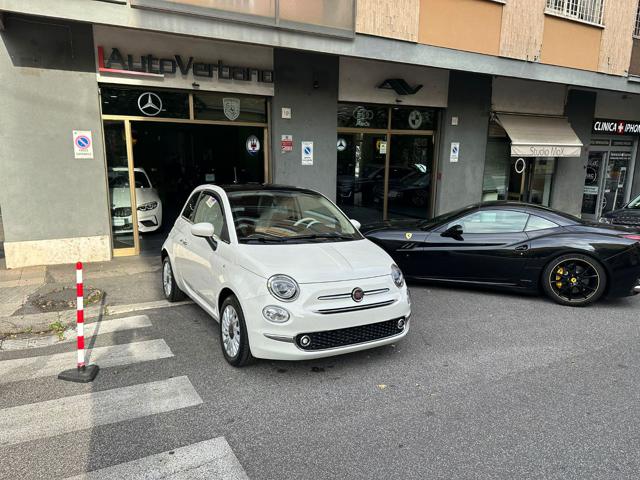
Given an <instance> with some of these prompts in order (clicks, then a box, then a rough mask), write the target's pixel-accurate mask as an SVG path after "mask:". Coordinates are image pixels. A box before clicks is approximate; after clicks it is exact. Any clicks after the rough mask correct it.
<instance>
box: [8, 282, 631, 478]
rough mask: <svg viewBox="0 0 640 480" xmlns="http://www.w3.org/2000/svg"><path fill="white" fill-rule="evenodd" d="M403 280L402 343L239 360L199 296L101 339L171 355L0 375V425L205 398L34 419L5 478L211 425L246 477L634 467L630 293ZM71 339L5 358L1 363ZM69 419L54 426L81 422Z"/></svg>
mask: <svg viewBox="0 0 640 480" xmlns="http://www.w3.org/2000/svg"><path fill="white" fill-rule="evenodd" d="M411 290H412V294H413V301H414V314H413V318H412V323H411V331H410V333H409V335H408V337H407V338H406V339H405V340H404V341H402V342H400V343H398V344H396V345H394V346H389V347H383V348H379V349H376V350H370V351H366V352H360V353H357V354H352V355H348V356H342V357H334V358H330V359H325V360H319V361H312V362H301V363H292V362H272V361H259V362H257V363H256V364H254V365H252V366H250V367H247V368H244V369H240V370H238V369H234V368H232V367H230V366H228V365H227V364H226V363H225V362H224V360H223V357H222V354H221V353H220V349H219V345H218V332H217V328H216V327H217V324H216V323H215V322H214V321H213V320H211V319H209V318H208V317H207V316H206V315H205V314H204V313H203V312H202V311H201V310H200V309H199V308H197V307H196V306H193V305H187V306H181V307H173V308H166V309H162V310H156V311H150V312H144V313H145V314H147V315H148V317H149V319H150V321H151V326H149V327H147V328H140V329H133V330H126V331H117V332H115V333H109V334H103V335H99V336H98V337H96V339H95V346H96V347H103V346H111V345H116V344H125V343H130V342H142V341H149V340H164V342H166V344H167V345H168V347H169V348H170V350H171V352H172V354H173V356H170V357H168V358H158V359H155V360H151V361H144V362H135V363H131V364H128V365H122V366H113V367H109V368H104V369H103V370H102V371H101V372H100V374H99V376H98V378H97V380H96V381H95V382H94V383H93V384H90V385H78V384H72V383H65V382H61V381H59V380H57V379H56V378H55V377H51V376H49V377H47V376H44V377H40V378H34V379H26V380H23V381H17V382H12V383H8V384H2V383H0V423H1V422H2V421H3V420H2V416H3V415H9V414H11V415H16V414H17V413H16V412H18V410H17V409H16V408H15V407H19V406H21V405H27V404H33V403H36V402H46V401H51V400H58V401H59V402H63V403H64V402H65V399H66V398H68V397H70V396H75V395H79V394H84V393H90V394H99V393H101V392H108V391H109V390H111V389H116V388H122V387H129V386H135V385H138V384H145V383H148V382H156V381H157V382H162V381H166V380H167V379H178V377H182V376H186V377H188V380H189V381H190V382H191V385H192V386H193V389H194V390H195V392H197V395H195V397H197V396H199V397H200V399H201V400H202V401H201V403H197V404H194V405H192V406H187V407H185V408H178V409H173V410H172V409H168V411H166V412H163V413H154V414H150V415H146V416H138V417H136V418H131V419H129V420H125V421H119V422H116V423H107V424H103V425H97V426H93V427H92V428H85V429H83V430H80V431H78V432H71V433H63V434H60V435H56V436H47V437H45V438H40V437H39V436H38V435H39V433H38V431H39V430H38V428H35V427H34V428H35V433H34V432H29V431H26V432H23V434H24V435H26V436H25V438H30V436H31V437H33V439H32V440H29V441H24V442H21V443H18V444H13V445H8V446H0V478H6V479H21V480H27V479H32V478H38V479H45V478H46V479H50V478H63V477H67V476H71V475H77V474H79V473H81V472H83V471H89V470H96V469H101V468H105V467H109V466H111V465H116V464H121V463H123V462H128V461H131V460H134V459H138V458H141V457H146V456H149V455H153V454H156V453H159V452H164V451H167V450H172V449H176V448H179V447H182V446H185V445H190V444H193V443H195V442H200V441H203V440H208V439H213V438H217V437H224V438H225V439H226V441H227V442H228V444H229V445H230V446H231V448H232V450H233V452H234V453H235V456H236V457H237V459H238V460H239V462H240V464H241V466H242V468H244V470H245V471H246V474H247V475H248V477H249V478H251V479H296V480H299V479H324V478H336V479H338V478H339V479H344V478H358V479H378V478H379V479H389V478H393V479H395V478H398V479H440V478H442V479H494V478H495V479H498V478H499V479H515V478H518V479H523V478H527V479H529V478H545V479H556V478H557V479H574V478H575V479H591V478H598V479H604V478H611V479H621V478H629V479H637V478H638V477H639V475H640V347H639V346H638V345H639V344H640V342H639V340H640V338H639V337H640V315H639V314H638V313H639V312H640V297H635V298H628V299H622V300H616V301H605V302H603V303H600V304H598V305H595V306H592V307H590V308H584V309H575V308H568V307H561V306H557V305H555V304H552V303H550V302H549V301H547V300H545V299H544V298H539V297H520V296H517V295H511V294H501V293H492V292H479V291H473V290H464V289H445V288H436V287H430V286H416V285H413V286H412V288H411ZM71 349H72V345H70V344H66V345H57V346H54V347H47V348H39V349H32V350H29V351H24V350H23V351H15V352H4V353H0V362H1V361H4V360H10V359H19V358H24V357H27V356H35V355H38V356H44V355H50V354H55V353H60V352H67V351H71ZM118 392H119V391H118ZM92 398H93V397H92ZM191 398H193V394H192V395H191ZM52 403H53V404H55V403H57V402H49V403H47V404H46V405H48V407H47V408H49V406H51V404H52ZM192 403H193V402H192ZM143 404H144V402H142V405H140V408H144V407H145V405H143ZM43 405H45V404H43ZM96 405H97V403H96ZM37 408H39V409H40V411H42V409H41V407H40V406H38V407H37ZM42 408H44V407H42ZM58 415H61V416H62V417H64V415H65V413H59V414H58ZM79 415H80V414H79ZM84 415H85V416H88V418H84V420H83V421H91V419H92V418H99V417H100V414H99V413H98V412H95V411H90V412H89V413H86V412H85V413H84ZM25 418H26V419H25V421H26V422H28V421H29V419H28V418H27V417H25ZM65 418H66V417H65ZM65 418H61V419H60V422H59V423H61V425H62V427H60V428H63V430H64V425H66V424H67V423H70V422H73V421H74V420H73V419H68V420H67V419H65ZM43 422H45V423H46V422H47V419H46V418H45V419H44V420H43ZM96 422H97V421H96ZM97 423H99V422H97ZM69 428H72V427H69ZM45 430H46V428H44V427H43V431H45ZM65 431H66V430H65ZM1 435H2V433H1V432H0V438H2V437H1ZM43 435H44V433H43ZM180 478H191V477H190V476H189V475H187V476H185V477H180ZM203 478H204V477H203Z"/></svg>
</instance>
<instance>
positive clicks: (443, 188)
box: [435, 72, 491, 215]
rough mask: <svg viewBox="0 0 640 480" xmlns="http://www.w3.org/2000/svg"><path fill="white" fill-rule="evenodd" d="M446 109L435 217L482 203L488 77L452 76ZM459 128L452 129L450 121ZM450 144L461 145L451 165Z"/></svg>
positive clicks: (466, 74) (488, 97) (489, 88)
mask: <svg viewBox="0 0 640 480" xmlns="http://www.w3.org/2000/svg"><path fill="white" fill-rule="evenodd" d="M448 104H449V107H448V108H447V110H446V112H445V114H444V115H443V122H442V125H441V126H440V152H439V162H438V164H439V168H438V175H439V176H440V179H439V181H438V187H437V193H436V195H437V197H436V211H435V213H436V215H437V214H441V213H446V212H449V211H451V210H454V209H456V208H460V207H464V206H465V205H469V204H470V203H475V202H479V201H480V200H481V199H482V177H483V173H484V159H485V153H486V148H487V134H488V128H489V109H490V106H491V77H489V76H484V75H476V74H473V73H463V72H451V75H450V77H449V101H448ZM454 116H455V117H458V125H457V126H452V125H451V117H454ZM451 142H460V157H459V160H458V162H457V163H451V162H450V148H451Z"/></svg>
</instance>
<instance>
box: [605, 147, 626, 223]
mask: <svg viewBox="0 0 640 480" xmlns="http://www.w3.org/2000/svg"><path fill="white" fill-rule="evenodd" d="M630 164H631V152H625V151H615V150H612V151H611V152H609V158H608V161H607V170H606V174H605V178H604V192H603V196H602V214H605V213H608V212H611V211H613V210H617V209H619V208H622V207H623V206H624V205H625V203H626V198H627V197H628V196H629V195H628V192H627V187H628V184H629V182H627V178H628V173H629V167H630Z"/></svg>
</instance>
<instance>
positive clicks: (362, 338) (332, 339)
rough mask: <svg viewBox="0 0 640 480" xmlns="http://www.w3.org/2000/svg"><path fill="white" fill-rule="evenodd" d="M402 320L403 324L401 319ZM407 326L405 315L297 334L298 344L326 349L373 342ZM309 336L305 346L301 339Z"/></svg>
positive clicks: (400, 331)
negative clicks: (366, 323) (352, 325)
mask: <svg viewBox="0 0 640 480" xmlns="http://www.w3.org/2000/svg"><path fill="white" fill-rule="evenodd" d="M400 320H402V322H401V323H402V325H401V326H400V325H399V321H400ZM405 328H406V326H405V322H404V317H400V318H396V319H393V320H387V321H384V322H379V323H371V324H369V325H361V326H358V327H349V328H340V329H338V330H325V331H323V332H312V333H301V334H299V335H297V336H296V339H295V340H296V345H297V346H298V347H299V348H301V349H302V350H326V349H328V348H336V347H346V346H348V345H356V344H358V343H366V342H372V341H374V340H381V339H383V338H388V337H393V336H395V335H398V334H400V333H402V331H403V330H404V329H405ZM303 337H308V338H309V339H310V342H309V343H308V344H307V345H305V346H303V345H302V342H301V339H302V338H303Z"/></svg>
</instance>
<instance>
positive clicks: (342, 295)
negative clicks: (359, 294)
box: [318, 288, 389, 300]
mask: <svg viewBox="0 0 640 480" xmlns="http://www.w3.org/2000/svg"><path fill="white" fill-rule="evenodd" d="M388 291H389V289H388V288H376V289H375V290H365V291H364V296H365V297H366V296H368V295H380V294H381V293H387V292H388ZM342 298H351V292H349V293H336V294H334V295H322V296H320V297H318V300H339V299H342Z"/></svg>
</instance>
